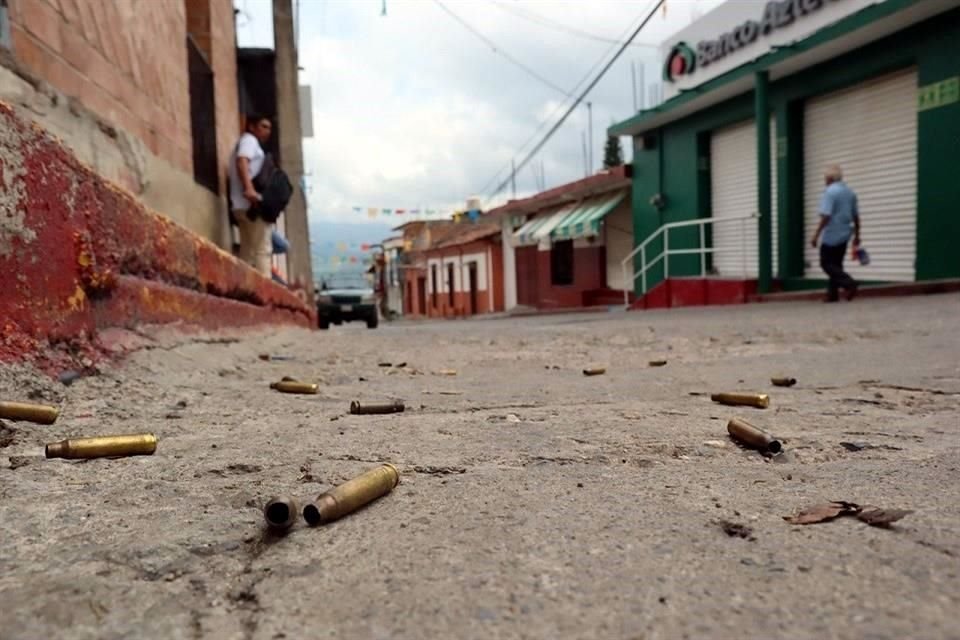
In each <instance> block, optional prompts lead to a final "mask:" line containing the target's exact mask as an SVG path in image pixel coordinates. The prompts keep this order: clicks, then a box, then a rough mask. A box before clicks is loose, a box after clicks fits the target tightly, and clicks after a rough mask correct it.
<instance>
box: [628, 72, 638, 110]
mask: <svg viewBox="0 0 960 640" xmlns="http://www.w3.org/2000/svg"><path fill="white" fill-rule="evenodd" d="M630 81H631V82H632V83H633V112H634V113H636V112H637V111H639V110H640V109H638V108H637V65H635V64H634V63H633V60H631V61H630Z"/></svg>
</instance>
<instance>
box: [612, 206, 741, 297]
mask: <svg viewBox="0 0 960 640" xmlns="http://www.w3.org/2000/svg"><path fill="white" fill-rule="evenodd" d="M759 217H760V214H758V213H751V214H748V215H742V216H723V217H715V218H697V219H695V220H683V221H681V222H668V223H667V224H665V225H663V226H661V227H660V228H659V229H657V230H656V231H654V232H653V233H651V234H650V235H649V236H648V237H647V239H646V240H644V241H643V242H641V243H640V244H639V245H637V246H636V247H635V248H634V249H633V251H631V252H630V253H628V254H627V257H626V258H624V259H623V260H621V261H620V267H621V269H622V270H623V283H624V285H625V288H624V290H623V306H624V307H629V306H630V289H632V288H633V287H632V286H630V287H629V288H626V284H627V282H628V281H629V282H630V284H631V285H632V284H633V283H634V282H636V281H637V278H643V280H642V282H641V286H640V295H644V294H646V293H647V271H649V270H650V269H651V268H652V267H653V266H654V265H655V264H657V263H658V262H660V260H663V279H664V280H666V279H667V278H669V277H670V256H671V255H675V256H677V255H699V256H700V275H701V277H706V275H707V254H714V253H716V252H717V250H716V248H714V247H707V246H706V244H707V242H706V226H707V225H708V224H713V225H716V224H725V223H728V222H739V223H740V243H741V248H740V249H741V250H740V255H741V256H742V259H743V274H744V276H746V275H747V252H746V235H745V234H744V222H745V221H746V220H756V219H757V218H759ZM694 226H698V227H700V247H699V248H698V249H671V248H670V230H671V229H678V228H681V227H694ZM661 234H663V251H661V252H660V253H659V254H657V256H656V257H655V258H654V259H653V260H651V261H650V262H649V263H648V262H647V245H648V244H650V243H651V242H653V241H654V240H655V239H656V238H657V237H659V236H660V235H661ZM638 253H639V254H640V271H639V273H634V274H633V278H632V279H631V278H628V277H627V264H629V262H630V261H631V260H633V258H634V257H635V256H636V255H637V254H638Z"/></svg>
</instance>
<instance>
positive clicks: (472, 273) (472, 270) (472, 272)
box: [467, 262, 480, 316]
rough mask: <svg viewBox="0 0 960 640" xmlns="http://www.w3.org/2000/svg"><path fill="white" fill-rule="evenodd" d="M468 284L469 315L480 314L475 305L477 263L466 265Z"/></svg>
mask: <svg viewBox="0 0 960 640" xmlns="http://www.w3.org/2000/svg"><path fill="white" fill-rule="evenodd" d="M467 269H468V272H469V282H470V315H472V316H473V315H476V314H478V313H480V310H479V308H478V306H479V305H478V304H477V263H476V262H471V263H469V264H468V265H467Z"/></svg>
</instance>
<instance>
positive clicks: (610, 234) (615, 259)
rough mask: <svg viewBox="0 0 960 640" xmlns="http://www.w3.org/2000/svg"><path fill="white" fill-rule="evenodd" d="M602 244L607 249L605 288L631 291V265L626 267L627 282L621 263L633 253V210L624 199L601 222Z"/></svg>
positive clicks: (627, 199) (627, 200) (626, 199)
mask: <svg viewBox="0 0 960 640" xmlns="http://www.w3.org/2000/svg"><path fill="white" fill-rule="evenodd" d="M603 234H604V243H605V245H606V247H607V251H606V253H607V286H608V287H610V288H611V289H620V290H623V289H628V290H630V291H632V290H633V280H632V278H633V265H627V281H626V282H625V281H624V279H623V266H622V265H621V261H622V260H623V259H624V258H626V257H627V255H629V254H630V252H631V251H633V247H634V244H633V243H634V239H633V208H632V206H631V202H630V198H625V199H624V201H623V202H621V203H620V204H619V205H617V208H616V209H614V210H613V211H611V212H610V213H608V214H607V216H606V217H605V218H604V220H603Z"/></svg>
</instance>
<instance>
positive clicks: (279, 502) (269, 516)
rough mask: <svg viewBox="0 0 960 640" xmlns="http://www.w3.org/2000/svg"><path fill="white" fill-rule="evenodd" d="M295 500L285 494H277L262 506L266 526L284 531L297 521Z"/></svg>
mask: <svg viewBox="0 0 960 640" xmlns="http://www.w3.org/2000/svg"><path fill="white" fill-rule="evenodd" d="M298 512H299V509H298V508H297V501H296V500H294V499H293V498H288V497H287V496H277V497H276V498H273V499H272V500H270V502H268V503H267V504H266V505H265V506H264V507H263V518H264V520H266V521H267V526H268V527H270V528H271V529H273V530H275V531H286V530H287V529H289V528H290V527H292V526H293V523H294V522H296V521H297V513H298Z"/></svg>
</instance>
